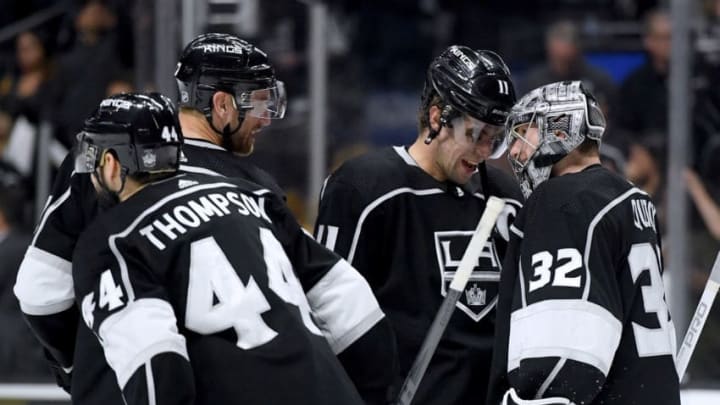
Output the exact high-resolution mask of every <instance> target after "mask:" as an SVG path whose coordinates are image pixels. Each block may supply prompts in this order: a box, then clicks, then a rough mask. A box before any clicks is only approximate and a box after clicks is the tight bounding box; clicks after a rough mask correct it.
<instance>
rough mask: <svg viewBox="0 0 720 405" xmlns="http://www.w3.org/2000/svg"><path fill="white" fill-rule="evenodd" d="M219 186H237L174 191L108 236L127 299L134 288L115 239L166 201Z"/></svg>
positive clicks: (131, 298) (122, 235)
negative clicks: (120, 230)
mask: <svg viewBox="0 0 720 405" xmlns="http://www.w3.org/2000/svg"><path fill="white" fill-rule="evenodd" d="M220 187H232V188H237V186H236V185H234V184H231V183H210V184H199V185H196V186H192V187H188V188H186V189H184V190H180V191H176V192H174V193H172V194H170V195H168V196H167V197H165V198H163V199H161V200H160V201H158V202H156V203H155V204H153V205H152V206H150V207H149V208H147V209H146V210H145V211H143V212H142V213H141V214H140V215H138V217H137V218H135V220H134V221H133V222H132V223H131V224H130V225H128V227H127V228H125V229H124V230H123V231H122V232H119V233H116V234H113V235H110V237H109V238H108V245H109V246H110V250H111V251H112V252H113V255H114V256H115V259H116V260H117V262H118V265H119V266H120V275H121V276H122V282H123V285H124V286H125V291H127V293H128V300H129V301H133V300H135V290H134V289H133V287H132V284H131V283H130V276H129V274H128V268H127V262H125V258H124V257H123V255H122V253H120V250H118V248H117V242H116V241H117V239H118V238H124V237H126V236H127V235H129V234H130V232H132V231H133V229H135V227H136V226H138V224H139V223H140V222H141V221H142V220H143V219H145V217H147V216H148V215H150V214H152V213H153V212H155V211H157V210H158V209H160V208H162V206H163V205H165V204H167V203H168V202H170V201H172V200H174V199H177V198H180V197H183V196H186V195H188V194H192V193H195V192H197V191H200V190H209V189H213V188H220Z"/></svg>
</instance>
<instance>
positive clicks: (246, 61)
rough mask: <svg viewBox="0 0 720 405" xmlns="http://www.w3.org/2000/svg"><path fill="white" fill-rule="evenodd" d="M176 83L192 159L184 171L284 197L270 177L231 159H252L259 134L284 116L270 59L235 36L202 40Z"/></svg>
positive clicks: (189, 50)
mask: <svg viewBox="0 0 720 405" xmlns="http://www.w3.org/2000/svg"><path fill="white" fill-rule="evenodd" d="M175 78H176V80H177V84H178V90H179V99H178V105H179V106H180V125H181V126H182V128H183V131H184V133H185V146H184V147H183V151H184V153H185V155H186V158H187V161H183V162H181V169H182V170H183V171H186V172H192V173H205V174H220V175H225V176H232V177H242V178H244V179H246V180H250V181H252V182H254V183H257V184H259V185H261V186H263V187H265V188H267V189H268V190H270V191H272V192H273V193H275V194H277V195H280V196H284V195H285V194H284V192H283V191H282V189H281V188H280V186H278V185H277V182H276V181H275V179H273V178H272V176H270V174H268V173H267V172H265V171H264V170H262V169H260V168H259V167H257V166H255V165H253V164H252V163H250V162H249V161H247V160H245V159H234V158H233V157H234V156H227V155H233V154H235V155H239V156H246V155H249V154H250V153H252V151H253V148H254V144H255V137H256V136H257V135H258V133H259V132H260V130H262V128H264V127H266V126H267V125H269V124H270V121H271V120H272V119H280V118H283V116H284V115H285V107H286V104H287V100H286V95H285V88H284V86H283V83H282V82H281V81H279V80H277V79H276V77H275V72H274V69H273V68H272V66H271V65H270V64H269V62H268V58H267V55H266V54H265V53H264V52H263V51H262V50H260V49H259V48H257V47H255V46H254V45H252V44H250V43H248V42H246V41H243V40H242V39H240V38H237V37H235V36H233V35H229V34H216V33H213V34H203V35H200V36H198V37H197V38H195V39H194V40H193V41H191V42H190V43H189V44H188V45H187V46H186V47H185V50H184V51H183V53H182V55H181V56H180V61H179V62H178V66H177V70H176V71H175ZM208 149H210V150H213V152H208Z"/></svg>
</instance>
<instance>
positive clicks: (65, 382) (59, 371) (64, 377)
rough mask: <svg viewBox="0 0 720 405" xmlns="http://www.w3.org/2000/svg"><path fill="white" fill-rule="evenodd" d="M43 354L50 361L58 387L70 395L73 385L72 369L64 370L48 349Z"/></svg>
mask: <svg viewBox="0 0 720 405" xmlns="http://www.w3.org/2000/svg"><path fill="white" fill-rule="evenodd" d="M43 353H44V354H45V358H46V359H47V360H48V363H49V364H48V365H49V366H50V370H51V372H52V374H53V376H54V377H55V382H56V383H57V385H58V387H60V388H62V389H63V390H65V392H67V393H68V394H69V393H70V385H71V383H72V367H70V368H64V367H63V366H61V365H60V363H58V361H57V360H55V358H54V357H53V356H52V355H51V354H50V352H48V350H47V349H43Z"/></svg>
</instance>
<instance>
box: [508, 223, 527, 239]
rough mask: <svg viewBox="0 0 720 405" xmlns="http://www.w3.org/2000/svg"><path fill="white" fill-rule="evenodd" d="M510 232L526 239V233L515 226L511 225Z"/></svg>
mask: <svg viewBox="0 0 720 405" xmlns="http://www.w3.org/2000/svg"><path fill="white" fill-rule="evenodd" d="M510 232H512V233H514V234H515V235H517V236H518V237H519V238H520V239H522V238H524V237H525V233H524V232H523V231H521V230H520V229H518V227H516V226H515V224H511V225H510Z"/></svg>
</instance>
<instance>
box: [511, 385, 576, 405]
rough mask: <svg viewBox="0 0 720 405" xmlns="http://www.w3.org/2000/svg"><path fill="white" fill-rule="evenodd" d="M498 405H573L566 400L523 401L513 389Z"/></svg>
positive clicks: (556, 398) (555, 398) (554, 398)
mask: <svg viewBox="0 0 720 405" xmlns="http://www.w3.org/2000/svg"><path fill="white" fill-rule="evenodd" d="M500 405H575V404H573V403H572V402H570V400H569V399H567V398H560V397H552V398H542V399H531V400H525V399H520V397H519V396H518V395H517V393H516V392H515V388H510V389H509V390H508V391H507V392H506V393H505V396H503V401H502V404H500Z"/></svg>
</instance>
